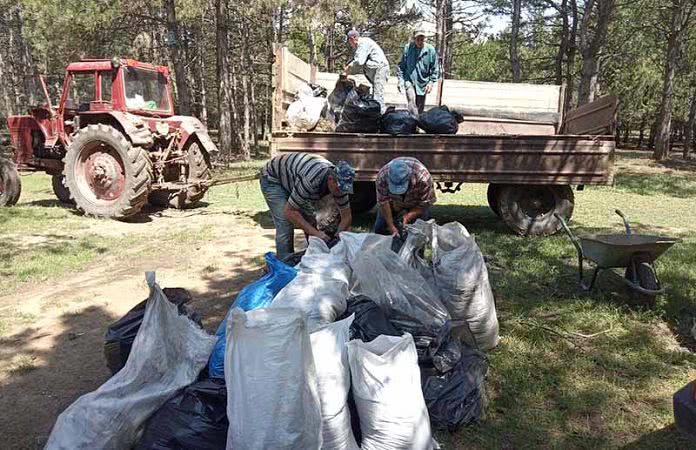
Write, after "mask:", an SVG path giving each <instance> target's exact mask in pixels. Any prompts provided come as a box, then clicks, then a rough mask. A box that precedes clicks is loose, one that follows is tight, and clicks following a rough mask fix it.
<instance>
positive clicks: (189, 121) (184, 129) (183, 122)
mask: <svg viewBox="0 0 696 450" xmlns="http://www.w3.org/2000/svg"><path fill="white" fill-rule="evenodd" d="M171 119H172V120H173V121H177V122H179V121H180V125H179V128H180V129H181V140H180V141H179V148H180V149H182V150H183V149H184V148H185V147H186V146H187V145H189V143H190V142H192V141H191V140H192V139H195V140H197V141H198V142H200V144H201V146H202V147H203V148H204V149H205V151H206V152H208V154H209V155H212V154H214V153H217V152H218V151H219V150H218V148H217V146H216V145H215V144H214V143H213V141H212V140H211V139H210V135H209V134H208V130H207V129H206V127H205V125H203V124H202V123H201V121H200V120H198V119H196V118H195V117H183V116H174V117H172V118H171Z"/></svg>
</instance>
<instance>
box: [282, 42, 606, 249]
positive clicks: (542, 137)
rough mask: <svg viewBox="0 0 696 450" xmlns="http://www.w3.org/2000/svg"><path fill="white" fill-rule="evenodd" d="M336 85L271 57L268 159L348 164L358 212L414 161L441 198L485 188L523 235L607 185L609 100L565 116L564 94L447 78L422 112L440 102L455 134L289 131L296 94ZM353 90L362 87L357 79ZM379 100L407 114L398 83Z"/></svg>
mask: <svg viewBox="0 0 696 450" xmlns="http://www.w3.org/2000/svg"><path fill="white" fill-rule="evenodd" d="M392 63H394V62H392ZM392 72H394V65H392ZM337 80H338V74H332V73H327V72H320V71H318V70H317V68H316V67H315V66H312V65H310V64H307V63H306V62H304V61H302V60H301V59H300V58H298V57H296V56H295V55H293V54H292V53H291V52H290V51H289V50H288V49H287V47H281V46H278V47H276V48H275V63H274V81H273V84H274V96H273V133H272V141H271V151H272V153H273V154H278V153H283V152H307V153H314V154H318V155H321V156H323V157H325V158H327V159H329V160H331V161H338V160H347V161H349V162H351V164H353V165H354V167H355V169H356V183H355V194H354V195H353V197H352V199H351V205H352V206H353V209H354V212H356V213H359V212H362V211H366V210H369V209H371V208H372V207H374V205H375V203H376V198H375V183H374V181H375V178H376V176H377V172H378V171H379V169H380V168H381V167H382V166H383V165H384V164H386V163H387V162H389V161H390V160H391V159H393V158H395V157H398V156H412V157H414V158H417V159H418V160H420V161H421V162H422V163H423V164H425V166H426V167H427V168H428V170H429V171H430V173H431V174H432V176H433V179H434V181H435V182H436V186H437V188H438V189H439V190H440V191H442V192H455V191H457V190H459V189H460V188H461V187H462V185H463V184H464V183H488V202H489V205H490V207H491V209H492V210H493V212H494V213H495V214H496V215H497V216H499V217H500V218H501V219H502V220H503V221H504V222H505V223H506V224H507V225H508V226H509V227H510V228H511V229H512V230H513V231H515V232H516V233H518V234H520V235H526V236H533V235H549V234H553V233H555V232H556V231H558V230H559V229H560V228H561V222H560V221H559V220H558V219H557V218H556V216H555V214H558V215H559V216H561V217H563V218H564V219H565V220H569V219H570V218H571V216H572V214H573V209H574V207H575V201H574V193H573V187H577V189H578V190H582V189H583V188H584V187H585V186H588V185H611V184H612V183H613V179H614V153H615V148H616V143H615V138H614V126H615V121H616V110H617V106H618V101H617V98H616V97H615V96H606V97H602V98H600V99H598V100H596V101H594V102H592V103H589V104H586V105H583V106H582V107H580V108H577V109H575V110H573V111H570V112H569V113H568V114H566V115H564V114H563V105H564V99H565V95H566V93H565V87H564V86H555V85H536V84H521V83H488V82H474V81H465V80H450V79H446V80H441V81H440V82H439V83H438V84H437V86H436V87H435V88H434V89H433V92H432V93H431V94H430V95H428V97H427V99H426V109H427V108H429V107H433V106H436V105H438V104H440V103H441V104H445V105H448V106H449V107H450V109H451V110H455V111H457V112H460V113H461V114H463V115H464V121H463V122H462V123H461V124H460V125H459V130H458V133H457V134H456V135H429V134H414V135H408V136H391V135H387V134H360V133H324V132H295V131H292V130H288V129H287V127H286V126H285V123H284V118H285V111H286V110H287V107H288V105H289V104H290V103H291V102H292V100H293V98H294V95H295V93H296V92H297V89H298V88H299V87H300V86H301V85H302V84H303V83H314V84H318V85H321V86H323V87H325V88H326V89H327V90H328V91H329V92H331V91H332V90H333V88H334V86H335V84H336V81H337ZM356 81H357V82H358V83H361V82H362V83H366V84H367V81H366V80H365V79H364V77H362V76H358V77H356ZM385 101H386V103H387V106H396V107H397V108H405V106H406V105H405V97H404V96H403V95H402V94H400V93H399V92H398V90H397V80H396V77H390V79H389V82H388V84H387V86H386V89H385Z"/></svg>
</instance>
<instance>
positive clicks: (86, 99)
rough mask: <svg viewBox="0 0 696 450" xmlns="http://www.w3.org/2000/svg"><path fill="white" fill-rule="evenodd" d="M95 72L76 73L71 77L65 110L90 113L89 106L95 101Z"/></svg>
mask: <svg viewBox="0 0 696 450" xmlns="http://www.w3.org/2000/svg"><path fill="white" fill-rule="evenodd" d="M95 87H96V86H95V74H94V72H85V73H80V72H74V73H73V74H72V76H71V77H70V91H69V92H68V98H67V99H66V100H65V109H68V110H77V111H80V112H81V111H89V104H90V102H93V101H94V100H95V98H94V95H95V91H96V89H95Z"/></svg>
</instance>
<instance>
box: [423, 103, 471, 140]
mask: <svg viewBox="0 0 696 450" xmlns="http://www.w3.org/2000/svg"><path fill="white" fill-rule="evenodd" d="M461 121H462V117H461V116H460V115H459V114H456V113H453V112H450V110H449V108H447V107H446V106H438V107H436V108H430V109H429V110H427V111H425V112H424V113H422V114H421V115H420V116H418V126H419V127H421V128H422V129H423V131H425V132H426V133H428V134H457V130H459V122H461Z"/></svg>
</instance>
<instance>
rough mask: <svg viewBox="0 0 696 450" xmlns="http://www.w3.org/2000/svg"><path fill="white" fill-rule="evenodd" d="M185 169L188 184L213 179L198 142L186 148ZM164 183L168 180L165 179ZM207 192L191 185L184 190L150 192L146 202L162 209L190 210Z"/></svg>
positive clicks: (200, 186) (198, 186) (206, 187)
mask: <svg viewBox="0 0 696 450" xmlns="http://www.w3.org/2000/svg"><path fill="white" fill-rule="evenodd" d="M187 169H188V170H187V178H186V180H187V182H189V183H195V182H197V181H207V180H210V179H211V178H212V177H213V175H212V173H211V165H210V159H209V158H208V157H207V155H206V154H205V153H204V152H203V150H201V147H200V145H199V144H198V142H192V143H191V145H189V146H188V167H187ZM165 181H168V180H166V178H165ZM207 190H208V186H206V185H201V184H193V185H191V186H189V187H188V188H186V189H184V190H178V191H170V190H157V191H152V192H151V193H150V195H149V196H148V202H149V203H150V204H151V205H155V206H161V207H164V208H177V209H184V208H190V207H192V206H194V205H195V204H196V203H198V202H199V201H201V199H202V198H203V196H204V195H205V193H206V191H207Z"/></svg>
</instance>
